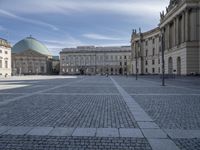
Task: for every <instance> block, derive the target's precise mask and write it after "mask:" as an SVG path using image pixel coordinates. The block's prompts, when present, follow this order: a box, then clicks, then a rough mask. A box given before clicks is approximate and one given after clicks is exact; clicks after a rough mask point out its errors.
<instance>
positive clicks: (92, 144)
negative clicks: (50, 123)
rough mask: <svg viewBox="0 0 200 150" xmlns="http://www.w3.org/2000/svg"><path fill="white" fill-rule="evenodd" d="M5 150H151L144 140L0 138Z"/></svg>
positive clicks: (1, 146)
mask: <svg viewBox="0 0 200 150" xmlns="http://www.w3.org/2000/svg"><path fill="white" fill-rule="evenodd" d="M0 149H3V150H35V149H37V150H55V149H59V150H66V149H67V150H85V149H86V150H124V149H125V150H151V147H150V145H149V144H148V142H147V141H146V140H145V139H143V138H108V137H96V138H94V137H49V136H46V137H41V136H10V135H7V136H0Z"/></svg>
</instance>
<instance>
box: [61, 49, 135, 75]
mask: <svg viewBox="0 0 200 150" xmlns="http://www.w3.org/2000/svg"><path fill="white" fill-rule="evenodd" d="M130 73H131V48H130V47H129V46H122V47H95V46H79V47H77V48H65V49H63V50H62V51H61V52H60V74H86V75H94V74H101V75H103V74H111V75H119V74H121V75H124V74H130Z"/></svg>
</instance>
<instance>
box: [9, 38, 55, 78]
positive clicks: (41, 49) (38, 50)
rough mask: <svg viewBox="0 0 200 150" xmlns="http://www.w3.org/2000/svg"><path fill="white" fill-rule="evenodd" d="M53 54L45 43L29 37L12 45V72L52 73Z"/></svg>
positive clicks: (30, 73)
mask: <svg viewBox="0 0 200 150" xmlns="http://www.w3.org/2000/svg"><path fill="white" fill-rule="evenodd" d="M51 59H52V56H51V54H50V52H49V51H48V49H47V48H46V46H45V45H43V44H42V43H41V42H39V41H38V40H36V39H34V38H32V37H27V38H25V39H23V40H21V41H19V42H18V43H16V44H15V45H14V46H13V47H12V74H13V75H37V74H50V73H51V71H52V66H51Z"/></svg>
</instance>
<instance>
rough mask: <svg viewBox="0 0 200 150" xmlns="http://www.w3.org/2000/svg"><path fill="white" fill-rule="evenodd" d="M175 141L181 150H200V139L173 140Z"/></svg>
mask: <svg viewBox="0 0 200 150" xmlns="http://www.w3.org/2000/svg"><path fill="white" fill-rule="evenodd" d="M173 141H174V143H175V144H176V145H177V146H178V147H179V148H180V149H181V150H200V138H192V139H183V138H181V139H173Z"/></svg>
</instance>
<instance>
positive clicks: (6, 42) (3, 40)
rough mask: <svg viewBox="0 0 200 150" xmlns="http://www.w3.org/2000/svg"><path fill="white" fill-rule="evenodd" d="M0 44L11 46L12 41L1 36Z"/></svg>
mask: <svg viewBox="0 0 200 150" xmlns="http://www.w3.org/2000/svg"><path fill="white" fill-rule="evenodd" d="M0 46H5V47H9V48H10V47H11V45H10V43H8V41H7V40H5V39H3V38H0Z"/></svg>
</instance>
